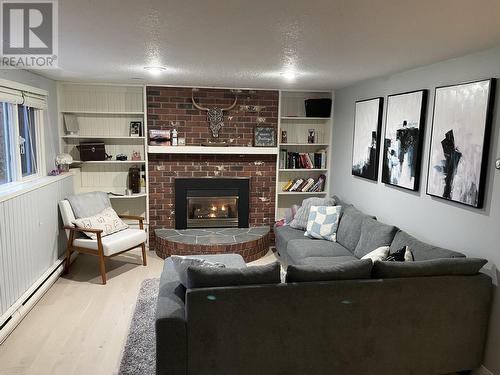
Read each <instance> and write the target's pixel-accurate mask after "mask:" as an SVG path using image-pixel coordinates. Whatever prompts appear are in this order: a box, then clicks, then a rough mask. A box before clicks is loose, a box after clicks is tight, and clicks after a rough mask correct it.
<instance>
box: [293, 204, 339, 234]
mask: <svg viewBox="0 0 500 375" xmlns="http://www.w3.org/2000/svg"><path fill="white" fill-rule="evenodd" d="M311 206H335V200H334V199H333V198H318V197H312V198H306V199H304V200H303V201H302V206H300V208H299V209H298V210H297V213H296V214H295V217H294V218H293V220H292V221H291V222H290V226H291V227H292V228H295V229H302V230H305V229H306V226H307V220H308V219H309V211H310V209H311Z"/></svg>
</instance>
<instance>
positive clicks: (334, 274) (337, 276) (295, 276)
mask: <svg viewBox="0 0 500 375" xmlns="http://www.w3.org/2000/svg"><path fill="white" fill-rule="evenodd" d="M372 266H373V262H372V261H371V259H366V260H353V261H350V262H344V263H336V264H333V265H322V266H311V265H307V266H306V265H297V266H288V268H287V272H286V282H287V283H294V282H304V281H331V280H355V279H369V278H370V277H371V272H372Z"/></svg>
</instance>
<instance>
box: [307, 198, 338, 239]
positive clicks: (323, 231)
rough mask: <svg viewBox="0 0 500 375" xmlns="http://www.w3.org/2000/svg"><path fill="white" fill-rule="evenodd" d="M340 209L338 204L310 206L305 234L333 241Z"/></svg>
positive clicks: (335, 235)
mask: <svg viewBox="0 0 500 375" xmlns="http://www.w3.org/2000/svg"><path fill="white" fill-rule="evenodd" d="M341 209H342V207H340V206H311V210H310V211H309V219H308V220H307V229H306V232H305V235H306V236H308V237H310V238H316V239H319V240H327V241H333V242H335V241H336V237H337V228H338V225H339V218H340V210H341Z"/></svg>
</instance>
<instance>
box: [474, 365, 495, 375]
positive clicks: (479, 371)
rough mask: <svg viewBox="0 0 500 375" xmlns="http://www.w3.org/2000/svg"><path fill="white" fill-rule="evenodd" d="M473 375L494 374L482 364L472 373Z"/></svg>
mask: <svg viewBox="0 0 500 375" xmlns="http://www.w3.org/2000/svg"><path fill="white" fill-rule="evenodd" d="M472 374H473V375H495V374H493V373H492V372H491V371H490V370H488V369H487V368H486V367H484V365H481V367H479V368H478V369H477V370H476V371H474V372H473V373H472Z"/></svg>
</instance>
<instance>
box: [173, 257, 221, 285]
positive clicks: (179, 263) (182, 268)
mask: <svg viewBox="0 0 500 375" xmlns="http://www.w3.org/2000/svg"><path fill="white" fill-rule="evenodd" d="M170 259H171V260H172V263H173V265H174V269H175V271H176V272H177V274H178V275H179V280H180V281H181V284H182V285H184V286H185V287H186V288H187V284H188V282H187V269H188V268H189V267H191V266H199V267H215V268H224V267H226V266H225V265H224V264H222V263H214V262H209V261H208V260H205V259H200V258H194V257H188V256H180V255H172V256H171V257H170Z"/></svg>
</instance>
